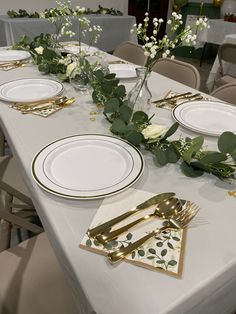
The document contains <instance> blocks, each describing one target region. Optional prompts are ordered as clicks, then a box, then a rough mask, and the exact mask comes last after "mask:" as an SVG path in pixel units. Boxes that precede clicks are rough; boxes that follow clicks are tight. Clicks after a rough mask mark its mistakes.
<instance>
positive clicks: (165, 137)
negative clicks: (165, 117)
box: [162, 122, 179, 140]
mask: <svg viewBox="0 0 236 314" xmlns="http://www.w3.org/2000/svg"><path fill="white" fill-rule="evenodd" d="M178 127H179V123H178V122H175V123H174V124H173V125H172V126H171V127H170V128H169V130H167V132H166V134H165V135H164V136H163V138H162V140H165V139H167V138H168V137H170V136H171V135H173V134H174V133H175V132H176V131H177V129H178Z"/></svg>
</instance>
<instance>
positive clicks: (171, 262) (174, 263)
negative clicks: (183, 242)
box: [168, 260, 177, 266]
mask: <svg viewBox="0 0 236 314" xmlns="http://www.w3.org/2000/svg"><path fill="white" fill-rule="evenodd" d="M168 265H170V266H175V265H177V262H176V261H175V260H171V261H169V262H168Z"/></svg>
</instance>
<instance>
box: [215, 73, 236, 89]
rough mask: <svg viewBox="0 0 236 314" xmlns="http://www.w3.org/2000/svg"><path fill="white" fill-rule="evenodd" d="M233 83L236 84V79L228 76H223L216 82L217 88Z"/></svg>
mask: <svg viewBox="0 0 236 314" xmlns="http://www.w3.org/2000/svg"><path fill="white" fill-rule="evenodd" d="M233 82H236V77H234V76H231V75H228V74H227V75H224V76H222V77H221V78H219V79H218V80H217V81H216V82H215V88H216V87H220V86H222V85H225V84H229V83H233Z"/></svg>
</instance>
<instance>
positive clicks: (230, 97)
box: [211, 81, 236, 105]
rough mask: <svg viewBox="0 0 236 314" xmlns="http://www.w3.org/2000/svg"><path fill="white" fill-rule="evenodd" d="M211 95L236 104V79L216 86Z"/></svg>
mask: <svg viewBox="0 0 236 314" xmlns="http://www.w3.org/2000/svg"><path fill="white" fill-rule="evenodd" d="M211 96H214V97H216V98H219V99H221V100H223V101H226V102H228V103H230V104H233V105H236V81H235V82H234V83H229V84H224V85H222V86H220V87H218V88H216V89H215V90H213V92H212V93H211Z"/></svg>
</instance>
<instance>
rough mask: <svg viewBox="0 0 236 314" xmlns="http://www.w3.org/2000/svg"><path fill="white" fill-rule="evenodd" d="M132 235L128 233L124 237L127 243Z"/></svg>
mask: <svg viewBox="0 0 236 314" xmlns="http://www.w3.org/2000/svg"><path fill="white" fill-rule="evenodd" d="M132 236H133V235H132V233H130V232H129V233H128V234H127V235H126V239H127V240H128V241H129V240H131V239H132Z"/></svg>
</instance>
